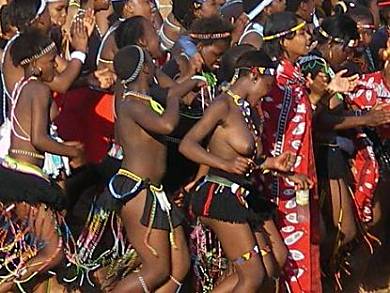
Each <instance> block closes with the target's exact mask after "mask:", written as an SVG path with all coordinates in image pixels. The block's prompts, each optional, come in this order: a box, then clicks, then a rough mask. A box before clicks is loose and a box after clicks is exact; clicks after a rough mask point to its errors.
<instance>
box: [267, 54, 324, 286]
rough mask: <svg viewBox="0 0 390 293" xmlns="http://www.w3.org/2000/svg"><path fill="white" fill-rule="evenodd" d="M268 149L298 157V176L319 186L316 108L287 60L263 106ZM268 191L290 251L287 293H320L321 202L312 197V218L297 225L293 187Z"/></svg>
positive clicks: (281, 182)
mask: <svg viewBox="0 0 390 293" xmlns="http://www.w3.org/2000/svg"><path fill="white" fill-rule="evenodd" d="M261 108H262V109H261V110H262V112H263V116H264V131H263V140H262V142H263V146H264V151H265V153H266V154H267V155H275V156H277V155H280V154H281V153H283V152H287V151H288V152H291V153H293V154H295V155H296V156H297V161H296V164H295V167H294V170H293V171H295V172H296V173H300V174H304V175H306V176H308V177H309V178H310V179H312V180H313V181H314V182H317V178H316V170H315V161H314V154H313V144H312V107H311V104H310V101H309V98H308V94H307V91H306V89H305V79H304V78H303V76H302V74H301V71H300V68H299V67H298V66H294V65H293V64H291V63H290V62H289V61H287V60H282V61H281V63H280V65H279V66H278V69H277V76H276V85H275V87H274V88H273V89H272V90H271V92H270V93H269V95H268V96H267V97H265V98H264V99H263V101H262V105H261ZM270 179H271V180H270V181H269V182H268V183H267V184H266V185H267V186H266V190H267V191H270V194H272V198H273V199H274V200H276V202H277V205H278V221H277V225H278V228H279V230H280V232H281V234H282V237H283V239H284V242H285V244H286V245H287V248H288V250H289V257H288V260H287V264H286V266H285V269H284V277H283V280H282V281H283V283H282V285H285V286H287V287H288V289H289V291H287V292H297V293H298V292H299V293H302V292H316V293H318V292H321V290H322V289H321V281H320V280H321V275H320V264H319V217H320V214H319V198H318V194H317V190H316V189H315V188H314V189H312V190H311V191H310V216H309V217H305V219H303V220H299V221H298V207H297V204H296V193H295V190H294V184H293V183H292V182H289V181H288V180H286V179H283V178H281V177H274V178H270Z"/></svg>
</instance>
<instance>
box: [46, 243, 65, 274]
mask: <svg viewBox="0 0 390 293" xmlns="http://www.w3.org/2000/svg"><path fill="white" fill-rule="evenodd" d="M42 254H43V256H44V258H45V259H46V260H47V263H46V266H45V270H49V269H52V268H55V267H56V266H58V265H59V264H60V263H61V262H62V259H63V258H64V251H63V246H62V245H58V246H57V247H55V248H54V247H52V248H48V249H44V250H43V251H42Z"/></svg>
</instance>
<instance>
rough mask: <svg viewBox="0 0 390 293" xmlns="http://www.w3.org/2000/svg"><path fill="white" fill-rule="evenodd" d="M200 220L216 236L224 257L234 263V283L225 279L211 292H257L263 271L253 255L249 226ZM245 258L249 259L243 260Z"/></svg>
mask: <svg viewBox="0 0 390 293" xmlns="http://www.w3.org/2000/svg"><path fill="white" fill-rule="evenodd" d="M201 220H202V222H203V223H204V224H205V225H206V226H208V227H209V228H210V229H211V230H213V231H214V233H215V234H216V236H217V238H218V240H219V241H220V242H221V245H222V249H223V251H224V253H225V255H226V256H227V258H228V259H229V260H230V261H232V262H233V263H234V266H235V269H236V273H237V276H238V279H237V282H236V283H233V282H231V278H227V279H226V280H224V281H222V283H221V284H220V285H219V286H218V287H217V288H215V289H214V290H213V292H222V291H220V289H219V288H224V290H228V291H224V292H233V293H238V292H242V293H251V292H257V291H258V290H259V288H260V286H261V284H262V282H263V279H264V275H265V270H264V266H263V263H262V261H261V259H260V257H259V255H258V254H257V253H254V248H255V247H256V246H257V243H256V239H255V237H254V235H253V232H252V230H251V228H250V227H249V225H248V224H232V223H228V222H222V221H218V220H215V219H210V218H203V217H202V218H201ZM245 256H250V257H248V258H246V260H244V258H243V257H245ZM233 278H234V277H233ZM225 282H229V284H230V285H231V287H230V289H227V288H226V286H225V284H224V283H225Z"/></svg>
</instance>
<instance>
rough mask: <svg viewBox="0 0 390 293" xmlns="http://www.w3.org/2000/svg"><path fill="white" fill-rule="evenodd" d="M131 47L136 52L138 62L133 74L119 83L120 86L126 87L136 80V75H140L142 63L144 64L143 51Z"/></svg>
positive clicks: (137, 47) (139, 48)
mask: <svg viewBox="0 0 390 293" xmlns="http://www.w3.org/2000/svg"><path fill="white" fill-rule="evenodd" d="M131 47H134V48H136V49H137V50H138V53H139V60H138V64H137V66H136V68H135V70H134V72H133V74H132V75H130V77H129V78H127V79H124V80H122V81H121V84H122V85H126V84H127V83H129V82H133V81H134V80H136V79H137V77H138V75H139V74H140V72H141V70H142V67H143V65H144V62H145V52H144V50H142V48H141V47H139V46H131Z"/></svg>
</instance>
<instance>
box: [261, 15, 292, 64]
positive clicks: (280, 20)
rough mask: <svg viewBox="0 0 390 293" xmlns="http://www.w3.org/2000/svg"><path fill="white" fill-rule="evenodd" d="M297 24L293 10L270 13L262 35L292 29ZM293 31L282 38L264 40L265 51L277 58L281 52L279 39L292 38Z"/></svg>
mask: <svg viewBox="0 0 390 293" xmlns="http://www.w3.org/2000/svg"><path fill="white" fill-rule="evenodd" d="M297 24H298V19H297V17H296V15H295V14H294V13H293V12H290V11H284V12H278V13H274V14H272V15H270V16H269V17H268V19H267V21H266V22H265V26H264V36H271V35H275V34H278V33H281V32H285V31H287V30H289V29H292V28H293V27H295V26H296V25H297ZM294 36H295V33H290V34H287V35H286V36H284V37H282V38H277V39H274V40H270V41H266V42H264V44H263V48H264V50H265V52H266V53H267V54H268V55H269V56H270V57H273V58H279V57H281V56H282V54H283V48H282V45H281V43H280V40H281V39H292V38H293V37H294Z"/></svg>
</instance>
